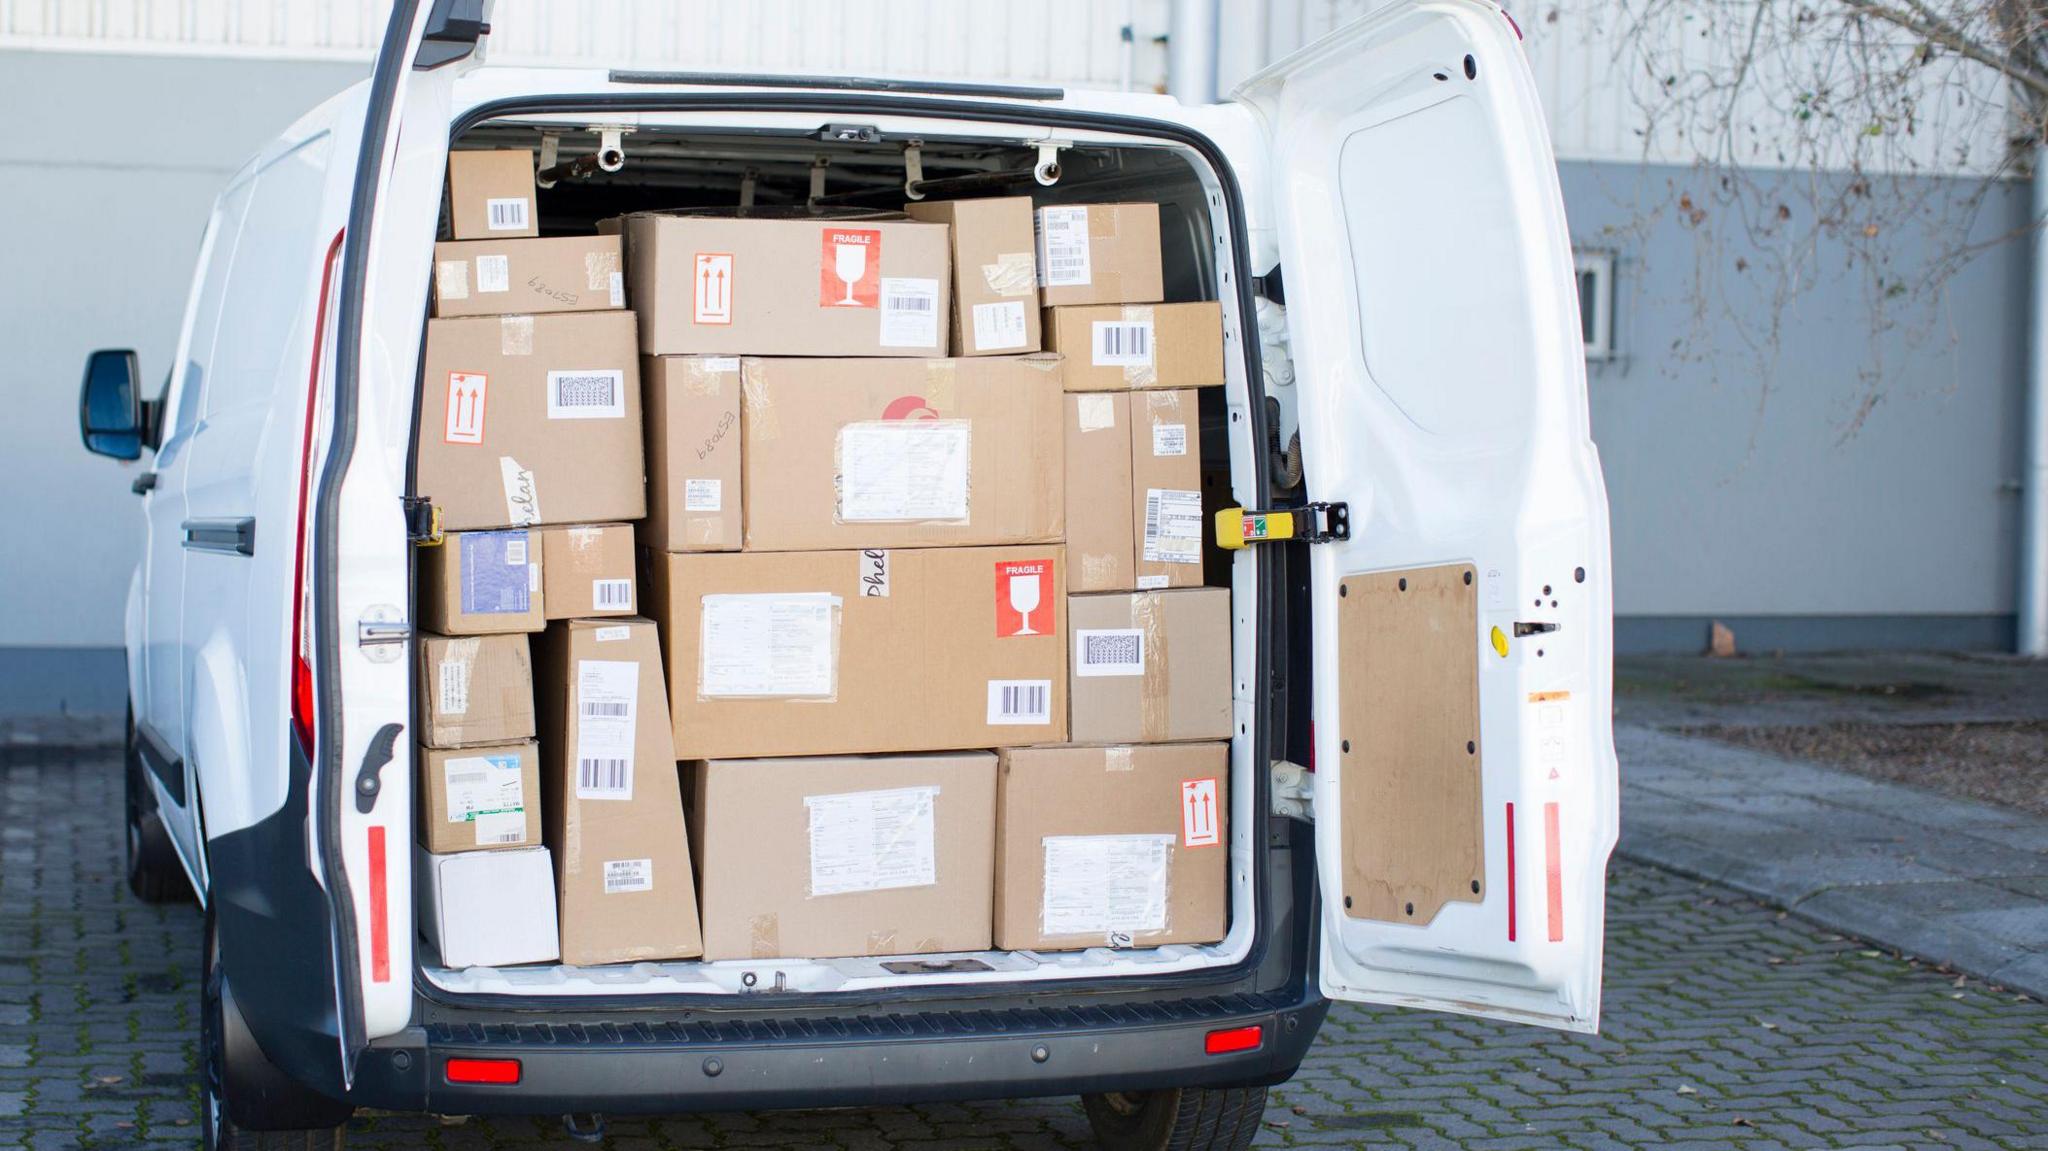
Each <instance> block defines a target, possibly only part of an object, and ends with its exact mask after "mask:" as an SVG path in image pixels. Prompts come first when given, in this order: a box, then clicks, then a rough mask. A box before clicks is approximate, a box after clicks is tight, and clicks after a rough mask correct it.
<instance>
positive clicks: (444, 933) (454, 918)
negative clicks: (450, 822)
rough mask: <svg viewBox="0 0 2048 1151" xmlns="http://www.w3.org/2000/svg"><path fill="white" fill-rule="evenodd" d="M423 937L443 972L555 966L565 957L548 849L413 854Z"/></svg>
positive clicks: (553, 873) (415, 887)
mask: <svg viewBox="0 0 2048 1151" xmlns="http://www.w3.org/2000/svg"><path fill="white" fill-rule="evenodd" d="M413 858H414V860H415V861H416V863H417V867H418V873H417V874H418V882H416V883H415V884H414V885H413V888H414V890H415V891H417V892H418V893H419V918H420V934H422V935H424V936H426V937H427V939H428V940H429V941H431V942H432V943H433V944H434V946H435V947H437V948H438V949H439V950H440V952H441V964H442V966H444V967H505V966H509V965H511V964H514V963H552V962H554V960H555V959H556V958H557V957H559V956H560V955H561V953H562V952H561V935H560V932H559V931H558V930H557V929H556V926H555V868H554V864H553V862H552V861H551V859H550V857H549V855H548V849H547V848H545V847H529V848H521V849H519V850H516V851H464V852H458V853H457V854H454V855H429V854H427V853H426V852H425V851H418V852H415V853H414V856H413Z"/></svg>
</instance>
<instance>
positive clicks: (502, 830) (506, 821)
mask: <svg viewBox="0 0 2048 1151" xmlns="http://www.w3.org/2000/svg"><path fill="white" fill-rule="evenodd" d="M470 830H471V831H473V832H474V833H475V834H476V842H477V846H478V847H482V846H483V845H485V844H487V843H488V844H501V843H525V842H526V813H525V812H524V811H487V812H484V813H483V814H481V815H478V816H477V817H476V818H475V819H473V820H471V821H470Z"/></svg>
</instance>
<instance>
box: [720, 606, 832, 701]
mask: <svg viewBox="0 0 2048 1151" xmlns="http://www.w3.org/2000/svg"><path fill="white" fill-rule="evenodd" d="M839 604H840V599H839V597H838V596H836V595H831V594H828V593H825V592H807V593H801V594H797V595H707V596H705V597H704V600H703V613H704V619H703V632H702V634H701V636H700V638H699V642H698V653H699V667H698V675H697V694H698V695H699V696H701V697H704V698H716V697H728V696H739V697H747V696H753V697H767V698H777V697H783V698H786V697H807V698H824V699H829V698H831V697H832V695H833V690H834V687H835V676H836V674H837V672H838V654H839V653H838V637H837V636H836V635H835V634H834V633H835V632H836V631H837V630H838V629H837V626H836V625H837V616H838V613H839Z"/></svg>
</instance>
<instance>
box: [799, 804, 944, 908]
mask: <svg viewBox="0 0 2048 1151" xmlns="http://www.w3.org/2000/svg"><path fill="white" fill-rule="evenodd" d="M938 796H939V789H938V788H936V787H898V788H891V789H888V790H885V791H854V792H847V793H844V794H840V795H807V796H805V797H804V807H805V809H806V810H807V811H808V812H809V813H810V841H811V887H810V893H811V894H812V895H814V896H819V895H844V894H846V893H849V892H855V891H887V890H890V889H892V888H898V887H929V886H931V885H932V884H934V883H937V882H938V881H939V877H938V858H937V856H938V852H937V848H936V836H935V835H934V832H933V809H934V807H935V806H936V804H937V800H938Z"/></svg>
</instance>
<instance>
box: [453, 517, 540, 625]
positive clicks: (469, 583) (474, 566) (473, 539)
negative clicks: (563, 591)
mask: <svg viewBox="0 0 2048 1151" xmlns="http://www.w3.org/2000/svg"><path fill="white" fill-rule="evenodd" d="M459 538H460V539H461V540H462V612H463V614H464V615H503V614H512V615H520V614H524V613H525V612H527V611H529V610H531V607H532V603H533V598H532V597H533V585H532V579H533V577H532V576H531V575H530V574H529V573H528V571H527V561H528V560H529V558H530V556H529V555H528V552H527V548H528V546H529V544H528V541H527V538H526V533H525V532H523V531H509V532H469V533H467V534H465V535H463V536H461V537H459Z"/></svg>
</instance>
